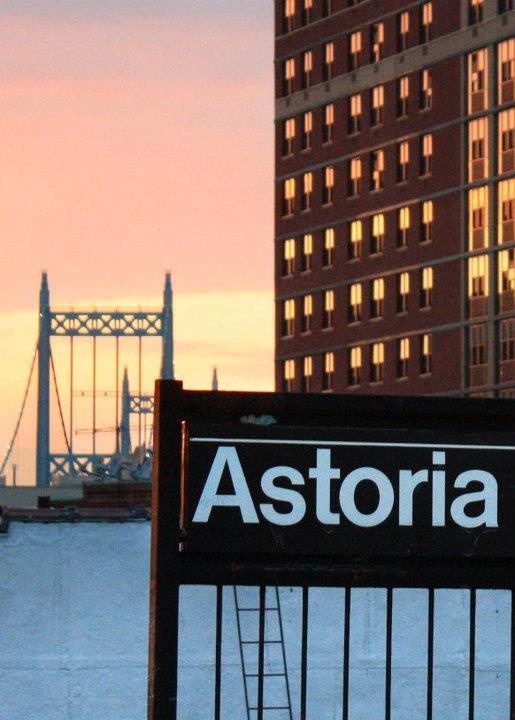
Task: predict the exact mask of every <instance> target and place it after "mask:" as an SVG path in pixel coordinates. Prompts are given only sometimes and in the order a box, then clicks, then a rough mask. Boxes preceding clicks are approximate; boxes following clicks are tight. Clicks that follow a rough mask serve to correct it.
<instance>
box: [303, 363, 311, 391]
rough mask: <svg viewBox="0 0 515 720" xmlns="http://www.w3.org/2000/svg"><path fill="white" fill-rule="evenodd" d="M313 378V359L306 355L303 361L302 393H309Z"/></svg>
mask: <svg viewBox="0 0 515 720" xmlns="http://www.w3.org/2000/svg"><path fill="white" fill-rule="evenodd" d="M312 377H313V358H312V357H311V355H306V357H304V359H303V361H302V387H301V390H302V392H309V390H310V388H311V378H312Z"/></svg>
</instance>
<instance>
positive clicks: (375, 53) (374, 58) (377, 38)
mask: <svg viewBox="0 0 515 720" xmlns="http://www.w3.org/2000/svg"><path fill="white" fill-rule="evenodd" d="M383 43H384V24H383V23H382V22H380V23H374V24H373V25H372V27H371V28H370V62H373V63H377V62H379V61H380V60H381V58H382V57H383Z"/></svg>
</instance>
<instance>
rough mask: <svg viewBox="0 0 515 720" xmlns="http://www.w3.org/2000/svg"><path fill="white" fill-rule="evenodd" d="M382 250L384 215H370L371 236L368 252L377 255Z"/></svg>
mask: <svg viewBox="0 0 515 720" xmlns="http://www.w3.org/2000/svg"><path fill="white" fill-rule="evenodd" d="M383 250H384V215H383V213H378V214H377V215H373V216H372V237H371V238H370V254H371V255H377V254H378V253H382V252H383Z"/></svg>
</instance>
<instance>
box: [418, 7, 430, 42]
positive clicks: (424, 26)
mask: <svg viewBox="0 0 515 720" xmlns="http://www.w3.org/2000/svg"><path fill="white" fill-rule="evenodd" d="M432 24H433V3H432V2H425V3H422V5H421V7H420V42H421V43H427V42H429V41H430V40H431V26H432Z"/></svg>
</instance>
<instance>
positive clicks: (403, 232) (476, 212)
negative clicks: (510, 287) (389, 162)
mask: <svg viewBox="0 0 515 720" xmlns="http://www.w3.org/2000/svg"><path fill="white" fill-rule="evenodd" d="M488 205H489V202H488V188H487V187H486V186H480V187H476V188H472V189H471V190H469V191H468V249H469V250H471V251H473V250H480V249H483V248H486V247H489V245H490V238H489V232H488V215H489V210H488ZM497 205H498V226H497V243H498V244H500V245H501V244H505V243H512V242H515V178H510V179H509V180H502V181H501V182H500V183H499V184H498V187H497ZM415 213H416V216H418V218H419V224H418V234H417V238H416V239H417V241H418V242H420V243H430V242H432V240H433V235H434V229H433V228H434V220H435V214H436V211H435V202H433V201H432V200H426V201H424V202H422V203H420V207H419V208H416V207H414V206H413V205H406V206H404V207H401V208H398V209H397V210H396V211H395V212H394V213H392V212H390V213H376V214H375V215H371V216H370V217H369V218H367V219H358V220H351V221H349V222H348V223H347V228H348V229H347V259H348V260H359V259H360V258H361V257H362V256H363V247H364V244H365V239H366V242H367V247H368V253H369V255H377V254H380V253H382V252H383V251H384V249H385V237H386V230H387V223H388V222H391V221H392V220H393V221H394V223H395V233H396V247H397V248H405V247H406V246H407V245H408V241H409V240H410V239H414V238H413V230H414V229H415V228H414V224H413V215H414V214H415ZM321 244H322V247H321V253H320V252H319V251H317V257H318V256H320V255H321V262H320V265H321V267H324V268H330V267H333V264H334V255H335V249H336V228H334V227H327V228H325V229H324V230H323V231H322V233H321ZM314 251H315V237H314V235H313V233H305V234H304V235H303V236H301V237H298V238H287V239H286V240H283V242H282V262H281V275H282V276H283V277H288V276H291V275H293V274H294V273H296V272H298V271H300V272H303V273H306V272H310V271H311V270H312V269H313V264H314Z"/></svg>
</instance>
